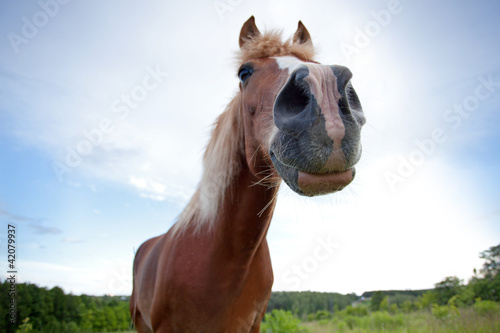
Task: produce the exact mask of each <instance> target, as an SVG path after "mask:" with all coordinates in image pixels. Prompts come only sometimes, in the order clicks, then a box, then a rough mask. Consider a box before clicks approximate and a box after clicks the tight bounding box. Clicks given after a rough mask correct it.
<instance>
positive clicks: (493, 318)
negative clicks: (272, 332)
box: [300, 308, 500, 333]
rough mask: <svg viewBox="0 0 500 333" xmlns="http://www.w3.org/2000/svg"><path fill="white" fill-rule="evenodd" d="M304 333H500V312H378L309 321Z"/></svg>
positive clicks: (302, 328)
mask: <svg viewBox="0 0 500 333" xmlns="http://www.w3.org/2000/svg"><path fill="white" fill-rule="evenodd" d="M300 327H301V331H302V332H308V333H331V332H345V333H350V332H356V333H365V332H366V333H368V332H394V333H420V332H422V333H424V332H425V333H433V332H435V333H438V332H439V333H441V332H443V333H445V332H446V333H448V332H450V333H451V332H453V333H455V332H457V333H477V332H481V333H497V332H500V312H495V313H485V314H478V313H477V311H475V310H474V309H473V308H465V309H458V313H456V314H453V315H449V316H447V317H444V318H439V316H436V314H433V313H432V312H431V311H418V312H413V313H408V314H403V313H399V314H394V315H391V314H389V313H387V312H374V313H371V314H370V315H367V316H363V317H355V316H350V317H344V318H342V319H340V318H337V317H335V318H333V319H323V320H319V321H313V322H306V323H302V324H301V325H300Z"/></svg>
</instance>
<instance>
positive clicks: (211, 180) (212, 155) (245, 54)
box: [172, 31, 314, 234]
mask: <svg viewBox="0 0 500 333" xmlns="http://www.w3.org/2000/svg"><path fill="white" fill-rule="evenodd" d="M281 56H295V57H297V58H300V59H303V60H307V61H311V60H313V59H312V58H313V56H314V47H313V45H312V43H306V44H297V43H293V42H292V41H291V40H290V39H288V40H286V41H284V42H283V41H282V39H281V33H280V32H278V31H271V32H267V33H265V34H263V35H259V36H256V37H254V38H252V39H247V40H245V44H244V45H243V47H241V48H240V50H239V51H238V53H237V59H238V63H239V64H238V66H239V65H240V64H242V63H245V62H247V61H249V60H251V59H256V58H268V57H281ZM240 109H241V93H240V92H238V93H237V95H236V96H235V97H234V98H233V100H232V101H231V102H230V103H229V105H228V106H227V107H226V109H225V111H224V112H223V113H222V114H221V115H220V116H219V118H218V119H217V121H216V122H215V124H214V127H213V129H212V136H211V139H210V141H209V143H208V146H207V149H206V151H205V154H204V156H203V174H202V177H201V181H200V184H199V186H198V189H197V190H196V192H195V193H194V195H193V197H192V198H191V200H190V201H189V203H188V204H187V206H186V208H184V210H183V211H182V213H181V214H180V215H179V218H178V221H177V223H176V224H175V225H174V226H173V227H172V230H173V233H174V234H177V233H182V232H183V231H185V230H186V229H188V228H189V227H193V229H194V230H193V231H194V232H195V233H197V232H199V231H200V230H202V229H204V228H206V229H208V230H209V231H210V230H213V229H214V224H215V221H216V217H217V213H218V211H219V208H220V207H221V204H222V200H223V199H224V195H225V193H226V191H228V190H231V189H230V188H228V187H229V185H230V184H231V182H232V181H233V179H234V178H235V176H237V175H238V173H239V172H240V169H241V162H242V160H243V158H244V156H245V153H244V129H243V120H242V119H241V112H240Z"/></svg>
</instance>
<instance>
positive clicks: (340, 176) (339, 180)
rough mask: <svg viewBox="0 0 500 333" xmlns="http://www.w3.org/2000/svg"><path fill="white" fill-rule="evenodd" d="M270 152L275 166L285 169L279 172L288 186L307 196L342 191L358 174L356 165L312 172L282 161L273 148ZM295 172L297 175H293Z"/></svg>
mask: <svg viewBox="0 0 500 333" xmlns="http://www.w3.org/2000/svg"><path fill="white" fill-rule="evenodd" d="M269 153H270V155H271V159H272V160H273V164H275V167H277V168H278V169H281V170H282V171H284V173H283V174H282V173H281V172H280V171H279V170H278V174H280V176H281V177H282V178H283V180H285V182H286V183H287V184H288V186H289V187H290V188H292V189H293V190H294V191H295V192H297V193H299V194H301V195H305V196H310V197H312V196H316V195H323V194H328V193H333V192H337V191H341V190H342V189H344V187H346V186H347V185H349V184H350V183H351V182H352V181H353V179H354V176H355V174H356V169H355V168H354V166H352V167H350V168H348V169H345V170H341V171H331V172H323V173H311V172H308V171H305V170H300V169H297V168H295V167H293V166H290V165H287V164H284V163H282V162H281V161H280V160H279V158H278V156H277V155H276V154H275V153H274V152H273V150H272V149H270V151H269ZM276 163H277V164H278V165H276ZM292 170H293V171H292ZM293 174H295V176H292V175H293Z"/></svg>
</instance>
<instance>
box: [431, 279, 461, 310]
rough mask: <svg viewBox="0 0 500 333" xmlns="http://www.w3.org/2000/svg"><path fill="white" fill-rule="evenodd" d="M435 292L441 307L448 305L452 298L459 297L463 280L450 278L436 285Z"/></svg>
mask: <svg viewBox="0 0 500 333" xmlns="http://www.w3.org/2000/svg"><path fill="white" fill-rule="evenodd" d="M435 287H436V288H435V289H434V292H435V293H436V298H437V301H438V303H439V304H440V305H445V304H447V303H448V301H449V300H450V298H452V297H453V296H455V295H458V294H459V293H460V291H461V289H462V280H460V279H459V278H458V277H456V276H448V277H447V278H446V279H444V280H443V281H441V282H438V283H436V284H435Z"/></svg>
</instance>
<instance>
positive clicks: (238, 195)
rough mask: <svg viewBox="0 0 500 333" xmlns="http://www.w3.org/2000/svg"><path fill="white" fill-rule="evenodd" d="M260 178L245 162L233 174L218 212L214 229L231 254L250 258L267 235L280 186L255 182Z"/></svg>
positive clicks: (222, 245) (222, 244) (225, 248)
mask: <svg viewBox="0 0 500 333" xmlns="http://www.w3.org/2000/svg"><path fill="white" fill-rule="evenodd" d="M258 181H259V179H257V177H256V176H255V175H253V174H252V173H251V172H250V170H249V169H248V167H247V166H246V165H245V166H243V167H242V168H241V169H240V172H239V173H238V174H237V175H236V176H235V177H234V179H233V182H232V184H231V185H230V188H228V190H227V191H226V193H225V198H224V200H223V204H222V206H221V209H220V210H219V212H218V214H217V219H216V226H215V229H216V230H215V232H216V235H217V237H216V238H217V239H218V240H219V241H220V242H221V247H222V248H224V250H226V251H229V253H227V254H228V255H230V256H234V255H237V256H240V258H241V260H244V259H245V258H247V259H251V258H252V257H253V255H254V254H255V252H256V251H257V249H258V248H259V246H260V245H261V244H262V242H263V240H264V239H265V237H266V234H267V230H268V228H269V224H270V222H271V218H272V215H273V212H274V207H275V203H276V196H277V192H278V188H279V185H278V184H277V185H276V186H273V187H267V186H263V185H259V184H256V183H258Z"/></svg>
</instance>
